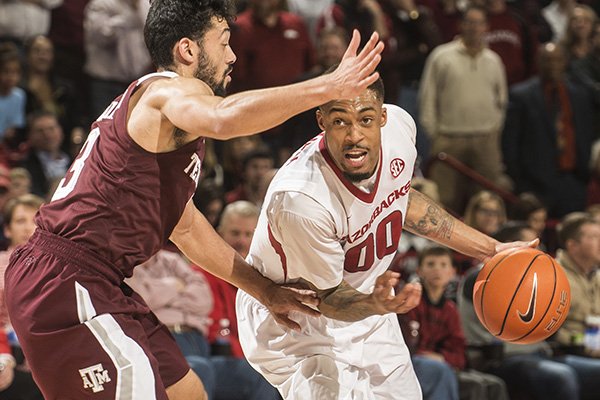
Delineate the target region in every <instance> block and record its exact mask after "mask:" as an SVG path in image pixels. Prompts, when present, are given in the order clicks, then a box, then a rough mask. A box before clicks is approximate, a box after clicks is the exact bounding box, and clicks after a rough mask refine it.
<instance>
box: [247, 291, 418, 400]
mask: <svg viewBox="0 0 600 400" xmlns="http://www.w3.org/2000/svg"><path fill="white" fill-rule="evenodd" d="M236 312H237V316H238V331H239V338H240V342H241V344H242V349H243V350H244V354H245V355H246V358H247V359H248V361H249V362H250V364H251V365H252V366H253V367H254V368H255V369H256V370H257V371H258V372H260V373H261V374H262V375H263V376H264V377H265V378H266V379H267V380H268V381H269V382H270V383H271V384H272V385H274V386H275V387H277V388H278V389H279V391H280V392H281V394H282V396H283V397H284V398H285V399H293V400H305V399H306V400H315V399H318V400H335V399H339V400H342V399H344V400H346V399H354V400H361V399H364V400H373V399H382V400H383V399H389V400H392V399H393V400H420V399H421V398H422V395H421V388H420V386H419V383H418V381H417V377H416V375H415V373H414V370H413V367H412V363H411V361H410V354H409V351H408V348H407V347H406V344H405V343H404V339H403V338H402V334H401V333H400V327H399V325H398V319H397V318H396V315H394V314H387V315H384V316H373V317H369V318H366V319H364V320H362V321H358V322H352V323H349V322H342V321H336V320H333V319H330V318H327V317H323V316H322V317H318V318H314V317H310V316H307V315H304V314H300V313H296V314H294V315H291V317H292V319H294V320H295V321H296V322H298V323H299V324H300V326H302V332H295V331H290V330H288V329H286V328H283V327H281V326H280V325H278V324H277V322H275V320H274V319H273V317H272V316H271V314H270V313H269V311H268V310H267V309H266V308H265V307H264V306H263V305H262V304H261V303H259V302H258V301H257V300H256V299H254V298H253V297H251V296H250V295H248V294H247V293H245V292H243V291H242V290H238V294H237V299H236Z"/></svg>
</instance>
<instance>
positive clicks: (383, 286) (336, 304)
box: [308, 271, 421, 322]
mask: <svg viewBox="0 0 600 400" xmlns="http://www.w3.org/2000/svg"><path fill="white" fill-rule="evenodd" d="M399 276H400V275H399V274H397V273H395V272H391V271H386V272H385V273H384V274H382V275H381V276H379V277H378V278H377V281H376V283H375V289H374V290H373V293H370V294H365V293H362V292H359V291H358V290H356V289H354V288H353V287H352V286H350V285H349V284H348V283H347V282H346V281H342V282H341V283H340V284H339V285H338V286H337V287H335V288H332V289H329V290H319V289H317V288H314V286H312V285H310V283H308V285H309V286H311V287H313V288H314V290H315V291H316V292H317V296H318V297H319V298H320V299H321V304H320V305H319V311H321V313H323V315H325V316H326V317H329V318H332V319H337V320H340V321H347V322H354V321H360V320H362V319H365V318H367V317H370V316H372V315H383V314H387V313H396V314H403V313H405V312H407V311H409V310H411V309H412V308H414V307H416V306H417V305H418V304H419V300H420V298H421V286H420V285H419V284H418V283H409V284H407V285H405V286H404V288H403V289H402V291H401V292H400V293H399V294H397V295H395V296H394V295H393V294H392V293H393V292H392V289H393V288H394V286H396V284H397V283H398V277H399Z"/></svg>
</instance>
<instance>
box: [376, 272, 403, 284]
mask: <svg viewBox="0 0 600 400" xmlns="http://www.w3.org/2000/svg"><path fill="white" fill-rule="evenodd" d="M399 277H400V273H398V272H394V271H385V272H384V273H383V274H381V275H379V276H378V277H377V279H375V285H376V286H377V285H385V284H386V282H388V281H389V280H390V279H391V278H396V279H397V278H399Z"/></svg>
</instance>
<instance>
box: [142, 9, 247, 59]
mask: <svg viewBox="0 0 600 400" xmlns="http://www.w3.org/2000/svg"><path fill="white" fill-rule="evenodd" d="M213 17H217V18H218V19H224V20H226V21H228V22H231V21H233V19H234V18H235V6H234V3H233V2H232V0H152V1H151V4H150V10H149V11H148V16H147V17H146V24H145V26H144V41H145V42H146V47H148V51H149V52H150V57H151V58H152V62H153V63H154V65H155V66H156V67H157V68H167V67H170V66H172V65H173V62H174V60H173V46H175V43H177V42H178V41H179V40H180V39H182V38H185V37H187V38H190V39H192V40H195V41H197V42H199V41H201V40H202V38H203V37H204V34H205V33H206V31H208V30H209V29H210V28H211V27H212V22H211V20H212V18H213Z"/></svg>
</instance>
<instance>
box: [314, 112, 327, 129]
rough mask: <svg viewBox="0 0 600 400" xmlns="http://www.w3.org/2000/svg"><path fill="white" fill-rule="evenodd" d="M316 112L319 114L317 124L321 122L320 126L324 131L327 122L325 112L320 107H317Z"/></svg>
mask: <svg viewBox="0 0 600 400" xmlns="http://www.w3.org/2000/svg"><path fill="white" fill-rule="evenodd" d="M316 114H317V124H319V128H320V129H321V130H323V131H324V130H325V124H324V121H323V112H322V111H321V109H320V108H319V109H317V113H316Z"/></svg>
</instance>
